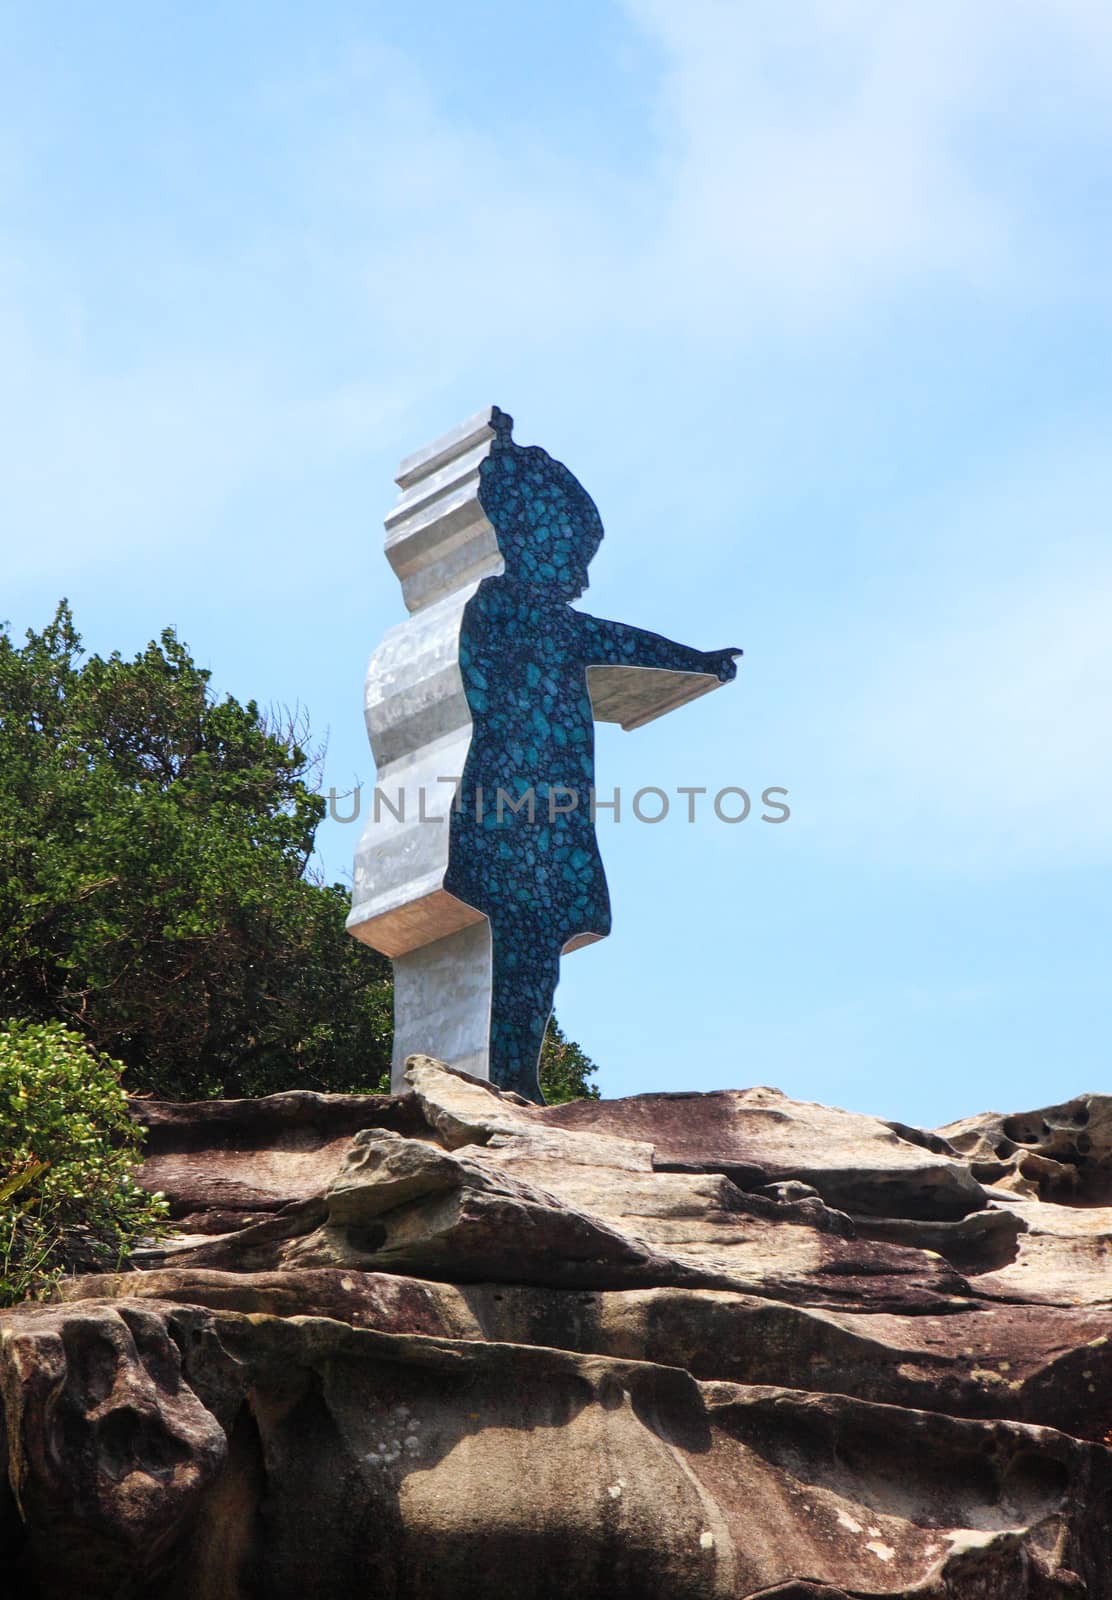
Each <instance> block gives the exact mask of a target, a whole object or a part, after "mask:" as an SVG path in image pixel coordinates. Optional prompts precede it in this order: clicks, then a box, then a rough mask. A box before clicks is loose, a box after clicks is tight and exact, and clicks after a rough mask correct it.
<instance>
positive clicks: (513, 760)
mask: <svg viewBox="0 0 1112 1600" xmlns="http://www.w3.org/2000/svg"><path fill="white" fill-rule="evenodd" d="M492 426H493V427H494V429H495V434H496V437H495V440H494V443H493V445H492V447H491V451H490V454H489V455H488V456H487V458H486V459H485V460H484V461H483V463H482V466H481V467H480V484H479V491H478V498H479V501H480V504H481V505H482V508H483V511H484V512H485V514H486V516H487V519H488V520H489V522H490V523H491V525H492V526H493V528H494V531H495V534H496V536H497V540H498V546H499V549H500V551H501V554H502V557H503V560H504V563H505V570H504V571H503V573H501V574H500V575H499V576H497V577H487V578H484V579H482V581H481V582H480V583H479V585H478V588H477V589H476V591H475V593H474V595H473V596H472V597H471V599H470V600H469V601H468V602H467V605H466V607H465V609H464V612H463V621H462V626H461V629H460V639H459V665H460V672H461V674H462V677H463V685H464V692H465V694H466V697H467V703H468V706H469V709H470V712H471V719H472V735H471V743H470V747H469V750H468V755H467V760H466V764H465V766H464V771H463V774H462V777H461V781H460V787H459V794H458V799H457V804H456V807H455V809H454V811H453V813H452V817H451V829H450V843H449V852H448V870H447V873H446V875H445V878H444V887H445V889H447V890H448V891H449V892H450V893H451V894H453V895H455V896H456V897H457V898H458V899H460V900H462V901H464V902H465V903H466V904H467V905H469V906H472V907H474V908H475V909H476V910H478V911H481V912H483V913H484V915H485V916H486V917H487V919H488V921H489V923H490V932H491V973H492V992H491V1014H490V1078H491V1082H492V1083H495V1084H497V1085H498V1086H499V1087H500V1088H503V1089H512V1090H515V1091H516V1092H517V1093H518V1094H520V1095H523V1096H524V1097H525V1098H526V1099H529V1100H535V1101H538V1102H540V1103H541V1104H543V1103H544V1102H543V1096H542V1095H541V1091H540V1086H539V1083H538V1080H537V1067H538V1061H539V1058H540V1052H541V1045H542V1042H543V1040H544V1033H545V1028H546V1027H547V1024H548V1018H549V1016H550V1014H551V1011H552V1000H553V995H554V993H555V990H556V984H557V981H558V978H559V971H560V956H561V954H562V953H563V952H564V951H566V950H570V949H575V948H577V947H578V946H580V945H582V944H588V943H591V942H592V941H594V940H595V939H601V938H604V937H605V936H606V935H607V934H608V933H609V932H610V897H609V894H608V893H607V888H606V874H605V872H604V870H603V865H602V857H601V855H600V853H599V847H598V840H597V838H596V836H595V825H594V808H593V794H594V777H595V756H594V714H593V711H592V705H591V697H590V693H589V691H588V686H587V671H588V668H589V667H592V666H619V667H642V668H657V669H661V670H664V671H669V672H684V673H703V674H707V675H709V676H711V677H714V678H716V679H717V680H718V681H720V682H722V683H726V682H729V681H730V680H731V679H732V678H733V677H734V676H735V675H736V672H737V667H736V663H735V661H734V657H735V656H737V655H740V654H741V652H740V651H739V650H736V649H725V650H712V651H702V650H694V649H691V648H690V647H688V646H687V645H682V644H676V643H674V642H673V641H672V640H670V639H665V638H662V637H661V636H660V635H659V634H655V633H649V632H647V631H646V630H644V629H642V628H634V627H629V626H627V625H626V624H624V623H620V622H606V621H604V620H603V619H601V618H599V617H592V616H588V615H586V614H585V613H583V612H580V611H575V610H573V609H572V607H571V604H570V602H571V601H573V600H575V599H576V598H578V596H579V595H581V594H582V593H583V591H584V589H586V587H587V582H588V580H587V567H588V564H589V563H590V561H591V560H592V558H593V557H594V555H595V552H596V551H597V550H598V547H599V544H600V542H601V540H602V533H603V530H602V521H601V519H600V517H599V514H598V511H597V509H596V507H595V504H594V501H593V500H592V499H591V497H590V495H588V494H587V492H586V490H585V489H584V488H583V487H582V485H581V484H580V483H579V482H578V481H577V480H576V478H575V477H574V476H573V475H572V473H570V472H569V471H568V469H567V468H566V467H565V466H563V465H562V464H561V463H560V462H558V461H554V460H553V459H552V457H551V456H549V455H548V453H547V452H546V451H544V450H542V449H540V448H538V447H536V446H533V447H530V448H525V447H523V446H521V445H518V444H515V443H514V442H513V439H512V438H511V428H512V426H513V422H512V418H510V417H508V416H507V415H506V414H505V413H504V412H500V411H497V410H496V411H495V412H494V414H493V418H492Z"/></svg>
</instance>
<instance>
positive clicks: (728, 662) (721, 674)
mask: <svg viewBox="0 0 1112 1600" xmlns="http://www.w3.org/2000/svg"><path fill="white" fill-rule="evenodd" d="M743 654H744V652H743V651H741V650H738V649H737V648H736V646H734V645H730V646H729V647H728V648H727V649H725V650H707V651H706V652H705V653H704V660H705V661H706V664H707V667H706V670H707V671H708V672H713V673H714V676H715V677H716V678H717V679H718V681H719V683H732V682H733V680H734V679H735V678H736V677H737V662H736V661H735V660H734V657H735V656H740V655H743Z"/></svg>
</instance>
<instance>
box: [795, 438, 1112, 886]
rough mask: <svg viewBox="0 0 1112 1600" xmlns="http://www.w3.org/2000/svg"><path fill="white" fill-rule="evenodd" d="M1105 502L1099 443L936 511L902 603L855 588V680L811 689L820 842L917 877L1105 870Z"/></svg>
mask: <svg viewBox="0 0 1112 1600" xmlns="http://www.w3.org/2000/svg"><path fill="white" fill-rule="evenodd" d="M1110 507H1112V471H1110V470H1109V468H1108V464H1107V460H1106V459H1105V454H1104V453H1103V452H1102V453H1101V454H1099V455H1097V454H1090V453H1089V452H1088V451H1087V450H1079V451H1078V452H1077V453H1076V454H1072V455H1071V454H1063V455H1061V456H1060V457H1059V458H1058V459H1057V460H1050V461H1048V462H1045V463H1043V464H1042V467H1041V472H1040V471H1039V470H1038V469H1035V468H1031V467H1030V466H1029V467H1028V468H1027V470H1026V472H1023V471H1017V473H1016V478H1015V481H1014V482H1012V483H1010V484H1007V483H1001V484H1000V485H998V486H997V487H995V488H992V489H988V490H986V491H985V492H984V493H983V494H982V495H980V496H978V497H977V498H976V500H975V501H972V502H967V503H966V504H964V505H963V506H961V507H960V508H956V509H955V510H954V511H953V512H952V514H951V516H950V518H949V523H950V527H949V532H948V535H947V536H946V537H945V538H944V539H942V540H941V541H939V543H938V545H937V547H936V549H935V551H934V553H933V557H932V559H931V560H930V561H929V562H928V563H927V565H926V566H925V568H924V569H923V571H922V572H921V573H920V574H918V575H917V578H916V583H917V586H918V588H917V593H916V594H915V595H914V596H913V597H908V596H907V595H906V594H904V596H903V597H902V600H901V598H900V597H898V596H896V595H893V596H892V597H891V600H892V604H891V607H890V609H888V610H887V614H885V610H886V608H885V606H884V604H883V596H877V595H874V596H873V599H874V601H876V600H877V599H879V600H880V602H881V603H880V604H879V605H878V606H877V608H876V611H875V612H874V614H873V616H872V617H871V619H863V620H862V622H861V624H860V626H859V628H855V632H856V633H857V634H858V639H857V649H856V661H857V663H862V662H863V663H866V664H867V671H868V680H867V682H866V683H865V684H864V685H862V686H859V687H858V691H857V693H856V695H853V694H852V692H851V690H850V685H849V683H848V682H847V680H846V679H845V678H843V680H842V682H841V683H835V684H834V685H832V686H831V687H832V690H833V692H831V693H829V694H828V697H827V698H826V699H825V700H824V710H825V711H826V713H827V714H828V716H829V717H830V721H829V724H828V726H827V728H826V730H825V742H826V751H827V761H828V766H827V771H826V773H825V778H824V783H825V793H826V794H827V796H828V797H829V801H830V805H829V811H828V813H827V815H826V819H825V820H826V822H827V823H834V824H835V826H833V827H828V828H826V829H825V838H826V839H827V840H834V839H836V840H837V841H838V844H839V846H841V847H843V848H848V849H850V850H856V851H863V852H865V853H866V854H868V855H870V856H882V857H885V858H889V859H899V860H901V861H903V862H904V863H905V864H906V865H908V866H910V867H913V868H923V869H927V870H930V869H932V868H934V867H943V868H947V867H949V868H954V869H956V870H960V871H966V872H968V871H973V872H976V871H978V870H984V871H986V872H988V873H990V874H991V873H995V872H998V871H999V870H1001V869H1005V870H1007V869H1025V868H1035V869H1038V868H1042V867H1045V866H1048V865H1052V864H1061V863H1072V864H1087V865H1093V866H1096V865H1108V864H1109V863H1112V744H1110V742H1109V739H1108V737H1107V729H1108V719H1109V706H1112V631H1110V629H1109V617H1110V616H1112V555H1110V554H1109V552H1110V551H1112V538H1110V536H1109V535H1110V532H1112V529H1110V528H1109V522H1110V520H1112V510H1110V509H1109V508H1110ZM986 530H987V532H986ZM978 533H981V535H982V538H981V544H980V547H979V548H978V546H977V544H976V543H974V540H975V539H976V538H977V535H978ZM840 695H846V701H845V703H844V710H841V711H839V709H838V706H839V697H840Z"/></svg>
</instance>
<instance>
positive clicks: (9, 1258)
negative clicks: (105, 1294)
mask: <svg viewBox="0 0 1112 1600" xmlns="http://www.w3.org/2000/svg"><path fill="white" fill-rule="evenodd" d="M122 1070H123V1068H122V1065H121V1063H120V1062H118V1061H112V1060H110V1059H109V1057H107V1056H104V1055H100V1054H98V1053H97V1052H96V1051H95V1050H92V1049H90V1047H89V1046H88V1045H87V1044H86V1043H85V1042H84V1040H83V1039H81V1037H80V1036H79V1035H78V1034H75V1033H72V1032H70V1031H69V1030H68V1029H66V1028H64V1027H62V1026H61V1024H60V1023H57V1022H46V1023H34V1022H25V1021H11V1022H5V1023H0V1304H3V1305H10V1304H12V1303H13V1302H14V1301H16V1300H21V1299H23V1298H25V1297H26V1296H27V1295H28V1294H32V1293H35V1292H36V1291H38V1290H40V1289H42V1288H43V1287H45V1286H46V1285H48V1284H49V1283H50V1282H51V1281H52V1279H54V1278H56V1277H57V1276H58V1275H59V1274H60V1273H61V1272H63V1271H65V1270H66V1269H74V1268H80V1269H83V1270H89V1269H96V1268H98V1267H115V1266H117V1265H119V1264H120V1263H121V1262H122V1261H123V1260H125V1259H126V1258H127V1256H128V1254H129V1252H130V1249H131V1247H132V1245H133V1244H134V1243H135V1241H136V1239H137V1238H138V1237H140V1236H141V1235H143V1234H149V1233H150V1232H151V1231H152V1230H153V1229H156V1228H157V1226H158V1224H159V1221H160V1219H161V1218H162V1217H163V1216H164V1215H165V1213H166V1204H165V1201H163V1200H162V1198H161V1197H160V1196H157V1195H149V1194H146V1193H145V1192H144V1191H143V1190H142V1189H140V1188H139V1186H138V1185H137V1184H136V1182H135V1180H134V1178H133V1177H132V1171H133V1169H134V1167H135V1166H136V1164H137V1163H138V1161H139V1160H140V1159H141V1145H142V1133H141V1131H140V1130H139V1129H138V1128H137V1127H136V1126H135V1125H134V1123H132V1121H131V1119H130V1118H129V1116H128V1112H127V1097H126V1095H125V1094H124V1091H123V1090H122V1089H121V1087H120V1074H121V1072H122Z"/></svg>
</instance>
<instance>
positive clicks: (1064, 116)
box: [625, 0, 1112, 331]
mask: <svg viewBox="0 0 1112 1600" xmlns="http://www.w3.org/2000/svg"><path fill="white" fill-rule="evenodd" d="M625 4H626V10H627V11H628V13H629V14H630V16H631V17H632V18H634V19H635V20H636V21H637V22H638V23H639V24H640V25H641V26H642V27H644V28H645V29H646V30H647V31H648V33H649V34H650V36H651V37H652V38H653V39H654V40H655V41H656V42H657V44H658V46H659V48H660V51H661V55H662V64H663V84H664V105H663V109H662V115H661V118H660V160H661V177H662V183H663V188H664V190H665V192H666V194H667V201H666V204H665V205H664V207H663V211H662V224H663V226H662V235H661V246H660V251H661V258H662V259H661V261H660V263H659V266H660V268H661V276H662V278H663V276H664V275H665V274H670V275H672V276H675V275H676V274H682V275H683V276H684V277H686V278H687V280H688V281H689V282H691V283H697V284H698V291H699V292H698V294H697V295H695V296H693V297H692V299H691V302H690V311H691V317H692V320H693V321H695V322H699V323H701V324H703V325H705V324H706V322H707V321H708V320H709V319H717V324H718V326H719V328H720V329H721V330H722V331H729V330H738V329H740V328H744V327H745V326H746V325H747V324H748V325H749V326H754V325H760V324H761V323H762V321H763V320H764V319H765V318H768V317H772V318H773V319H775V320H776V321H778V322H781V323H783V324H785V325H787V326H789V327H793V328H794V327H800V326H802V327H803V328H804V329H810V330H811V331H814V329H815V327H816V326H817V325H818V324H820V323H822V322H823V321H825V320H827V319H829V318H831V317H833V316H840V315H843V314H845V313H846V312H847V311H850V312H852V311H863V310H866V309H868V308H869V307H870V305H871V304H872V303H873V302H874V301H875V300H876V299H877V298H881V299H883V298H885V297H887V296H890V295H891V294H893V293H899V292H901V291H905V290H907V289H909V288H910V289H911V290H913V291H915V292H918V293H922V292H923V291H924V289H927V288H931V287H933V288H945V287H946V286H947V285H948V284H949V285H957V286H959V287H964V288H966V289H972V290H974V291H975V292H977V293H979V294H983V295H986V294H991V295H992V297H993V298H994V299H996V298H998V297H999V296H1001V295H1004V296H1008V295H1011V294H1013V293H1017V292H1018V293H1020V294H1027V295H1029V294H1031V293H1037V294H1039V295H1040V296H1041V294H1042V293H1043V292H1044V291H1045V289H1046V286H1047V285H1046V277H1047V275H1048V274H1050V275H1053V274H1055V273H1056V272H1058V271H1060V270H1061V269H1062V268H1063V266H1064V265H1066V264H1067V263H1065V262H1064V261H1063V258H1062V256H1061V253H1060V251H1059V249H1058V245H1057V243H1056V241H1055V239H1054V233H1055V220H1056V218H1055V215H1054V207H1055V205H1060V204H1061V198H1060V196H1059V195H1058V193H1057V191H1056V189H1055V186H1054V185H1053V183H1049V184H1048V183H1047V182H1046V181H1045V179H1046V173H1045V171H1043V172H1041V173H1040V172H1039V170H1038V169H1039V165H1040V153H1041V149H1042V147H1043V146H1044V145H1048V146H1049V147H1051V148H1053V146H1054V143H1055V141H1056V140H1058V139H1062V138H1065V139H1066V140H1067V141H1069V146H1068V149H1069V153H1070V154H1075V153H1076V146H1077V145H1078V143H1079V142H1080V144H1081V146H1082V147H1084V146H1086V145H1088V144H1092V147H1093V150H1092V154H1093V157H1094V159H1097V160H1099V161H1102V162H1104V161H1106V159H1107V158H1106V155H1104V153H1103V150H1102V148H1101V146H1100V144H1099V143H1098V142H1097V141H1098V140H1099V139H1100V138H1101V137H1102V136H1103V134H1104V133H1105V132H1106V130H1107V127H1108V123H1109V119H1110V113H1109V106H1108V88H1109V80H1110V78H1112V21H1110V17H1112V14H1110V13H1109V12H1108V10H1107V8H1106V7H1098V6H1096V5H1090V4H1086V3H1083V0H1074V3H1072V4H1071V5H1070V6H1069V8H1068V15H1062V14H1061V13H1059V11H1058V9H1057V8H1054V7H1043V6H1039V5H1036V4H1034V3H1033V0H1031V3H1025V0H981V3H979V4H977V5H969V4H968V3H967V0H932V3H931V4H930V5H919V6H899V5H892V4H891V3H890V0H795V3H793V4H792V5H790V6H773V5H760V4H746V3H742V0H685V4H683V5H676V4H673V3H672V0H625ZM1061 159H1067V152H1066V151H1065V150H1064V151H1062V152H1061ZM1028 163H1031V164H1032V165H1033V166H1034V168H1035V171H1036V174H1037V175H1036V176H1035V177H1033V178H1032V180H1031V181H1030V182H1028V181H1027V179H1026V178H1025V174H1024V168H1025V166H1026V165H1027V164H1028ZM1068 264H1069V265H1071V266H1072V267H1073V268H1074V270H1075V271H1076V269H1077V266H1078V263H1077V262H1076V261H1074V262H1072V263H1068ZM1083 266H1084V270H1085V272H1086V275H1089V274H1090V273H1091V265H1085V264H1083ZM1092 276H1093V277H1094V280H1095V279H1096V275H1095V274H1092ZM1099 281H1100V287H1101V289H1102V290H1105V284H1104V281H1103V278H1101V279H1100V280H1099Z"/></svg>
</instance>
